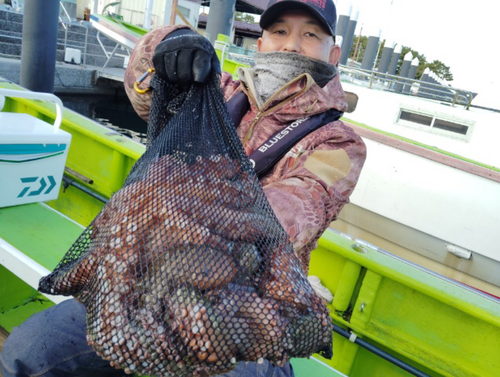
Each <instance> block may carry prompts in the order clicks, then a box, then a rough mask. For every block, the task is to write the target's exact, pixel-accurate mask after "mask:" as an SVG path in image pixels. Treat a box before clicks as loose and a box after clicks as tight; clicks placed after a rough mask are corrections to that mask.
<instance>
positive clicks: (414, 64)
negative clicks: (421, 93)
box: [403, 58, 420, 93]
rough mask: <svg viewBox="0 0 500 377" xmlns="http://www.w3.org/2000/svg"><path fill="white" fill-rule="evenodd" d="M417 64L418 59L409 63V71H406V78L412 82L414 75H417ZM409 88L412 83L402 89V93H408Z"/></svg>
mask: <svg viewBox="0 0 500 377" xmlns="http://www.w3.org/2000/svg"><path fill="white" fill-rule="evenodd" d="M419 64H420V62H419V60H418V58H415V59H413V60H412V61H411V64H410V69H409V70H408V75H407V76H406V77H408V78H409V79H412V80H413V79H414V78H415V74H416V73H417V68H418V65H419ZM411 87H412V83H410V84H408V85H405V86H404V88H403V93H410V89H411Z"/></svg>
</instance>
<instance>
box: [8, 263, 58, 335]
mask: <svg viewBox="0 0 500 377" xmlns="http://www.w3.org/2000/svg"><path fill="white" fill-rule="evenodd" d="M53 305H54V303H53V302H51V301H49V300H47V299H46V298H45V297H44V296H43V295H41V294H40V293H39V292H37V291H36V290H35V289H33V288H31V287H30V286H29V285H28V284H26V283H25V282H24V281H22V280H21V279H19V278H18V277H17V276H15V275H14V274H13V273H11V272H10V271H9V270H7V269H6V268H5V267H3V266H1V265H0V327H3V328H4V329H5V330H7V331H8V332H11V331H12V328H13V327H15V326H19V325H20V324H21V323H23V322H24V321H25V320H26V319H28V318H29V317H31V316H32V315H33V314H35V313H38V312H40V311H42V310H44V309H46V308H49V307H51V306H53Z"/></svg>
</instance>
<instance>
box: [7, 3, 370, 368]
mask: <svg viewBox="0 0 500 377" xmlns="http://www.w3.org/2000/svg"><path fill="white" fill-rule="evenodd" d="M260 25H261V27H262V28H263V30H264V31H263V34H262V37H261V38H259V40H258V45H257V46H258V51H259V53H257V54H256V56H255V63H256V64H255V66H254V67H253V68H249V69H243V70H241V71H240V72H239V76H240V80H241V81H234V80H233V79H232V77H231V76H230V75H229V74H227V73H222V82H221V85H222V87H223V90H224V94H225V97H226V100H230V99H231V98H232V97H233V96H235V95H237V94H238V93H240V92H243V93H244V95H245V97H246V98H248V105H247V106H248V110H246V111H245V112H244V114H243V116H242V118H241V120H240V121H239V124H237V128H236V131H237V133H238V135H239V136H240V138H241V140H242V142H243V145H244V147H245V150H246V152H247V153H248V154H251V153H252V152H253V151H255V149H256V148H258V147H259V146H261V145H262V144H263V143H264V142H266V141H267V140H268V139H269V138H270V137H271V136H272V135H274V134H276V132H278V131H280V130H282V129H284V128H285V127H287V126H288V125H289V124H290V123H292V122H294V121H296V120H298V119H302V118H304V117H306V116H314V115H317V114H321V113H324V112H326V111H328V110H330V109H337V110H339V111H344V110H345V109H346V108H347V103H346V98H345V95H344V92H343V91H342V88H341V86H340V82H339V79H338V75H337V70H336V67H335V65H336V64H337V62H338V59H339V56H340V49H339V47H338V46H336V45H335V41H334V35H335V25H336V13H335V6H334V4H333V2H332V0H323V1H315V0H304V1H295V0H283V1H276V0H271V2H270V4H269V6H268V8H267V10H266V11H265V12H264V14H263V15H262V17H261V21H260ZM153 66H154V67H155V69H156V73H157V74H158V75H160V76H161V77H162V78H164V79H165V80H168V81H170V82H172V83H178V84H179V88H180V89H179V90H182V89H183V88H184V87H185V86H186V84H189V83H191V82H193V81H197V82H204V81H205V80H206V79H207V78H208V76H209V75H210V73H211V70H212V69H218V61H217V59H216V57H215V53H214V50H213V48H212V46H211V45H210V43H208V41H207V40H206V39H205V38H203V37H201V36H199V35H198V34H197V33H195V32H194V31H192V30H191V29H188V28H186V27H179V26H165V27H161V28H158V29H156V30H154V31H152V32H150V33H148V34H147V35H146V36H144V37H143V38H142V39H141V40H140V41H139V43H138V44H137V46H136V49H135V50H134V52H133V54H132V56H131V60H130V63H129V68H128V69H127V72H126V77H125V88H126V91H127V94H128V95H129V97H130V100H131V102H132V104H133V106H134V108H135V109H136V111H137V112H138V113H139V115H141V116H142V117H144V118H147V115H148V113H149V105H150V100H151V97H150V94H149V93H147V94H145V95H139V94H138V93H136V92H135V91H134V90H133V85H134V82H135V81H136V80H137V79H138V78H139V76H140V75H142V74H143V72H145V71H146V70H147V69H149V68H152V67H153ZM146 85H147V82H146ZM365 155H366V150H365V146H364V144H363V142H362V140H361V138H360V137H359V136H357V135H356V134H355V133H354V132H353V131H352V130H351V129H350V128H349V127H347V126H346V125H345V124H343V123H342V122H341V121H334V122H330V123H327V124H325V125H323V126H322V127H320V128H319V129H317V130H316V131H313V132H311V133H310V134H308V135H307V136H305V137H304V138H302V139H301V140H299V141H298V142H297V143H296V144H295V145H293V148H292V149H291V150H290V151H289V152H288V153H287V154H286V155H285V156H284V157H283V158H281V159H280V160H279V161H277V162H276V164H274V165H273V166H270V167H268V170H267V171H266V173H265V174H263V175H261V176H260V182H261V184H262V186H263V189H264V192H265V194H266V196H267V198H268V199H269V202H270V204H271V206H272V208H273V210H274V212H275V213H276V215H277V217H278V219H279V221H280V223H281V224H282V225H283V227H284V228H285V230H286V231H287V232H288V234H289V235H290V238H291V240H292V241H293V244H294V249H295V252H296V254H297V255H298V257H299V258H300V261H301V262H302V266H303V268H304V271H306V273H307V271H308V267H309V258H310V252H311V250H312V249H313V248H314V247H315V245H316V242H317V240H318V238H319V237H320V236H321V234H322V233H323V231H324V230H325V229H326V228H327V227H328V225H329V223H330V222H331V221H333V220H335V219H336V218H337V215H338V213H339V212H340V210H341V209H342V207H343V206H344V204H345V203H347V202H348V198H349V195H350V194H351V192H352V191H353V189H354V187H355V185H356V183H357V180H358V177H359V174H360V171H361V168H362V165H363V163H364V160H365ZM85 331H86V328H85V308H84V307H83V305H81V304H79V303H77V302H76V301H75V300H69V301H66V302H64V303H62V304H60V305H57V306H55V307H53V308H51V309H48V310H46V311H44V312H42V313H39V314H37V315H34V316H33V317H31V318H30V319H28V320H27V321H26V322H25V323H24V324H23V325H21V326H20V327H19V328H16V329H14V330H13V332H12V334H11V336H10V337H9V338H8V339H7V342H6V343H5V346H4V350H3V352H2V354H1V355H0V362H1V365H2V373H3V376H4V377H10V376H30V375H36V376H44V377H49V376H50V377H53V376H54V377H55V376H69V375H75V376H119V375H122V374H123V372H122V371H119V370H115V369H113V368H111V367H110V366H109V363H107V362H106V361H104V360H102V359H101V358H99V357H98V356H97V354H96V353H95V352H94V351H93V350H92V349H91V348H90V347H88V346H87V342H86V338H85ZM223 376H226V377H243V376H248V377H250V376H251V377H259V376H274V377H278V376H293V371H292V368H291V366H290V364H289V363H288V364H286V365H285V366H284V367H281V368H280V367H277V366H274V365H272V364H270V363H269V362H267V361H264V363H261V364H259V363H253V362H248V363H244V362H241V363H239V364H238V365H237V366H236V368H235V369H234V370H233V371H231V372H229V373H227V374H224V375H223Z"/></svg>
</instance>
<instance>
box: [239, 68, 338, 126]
mask: <svg viewBox="0 0 500 377" xmlns="http://www.w3.org/2000/svg"><path fill="white" fill-rule="evenodd" d="M238 75H239V76H240V78H241V81H242V86H241V89H242V90H243V91H244V92H245V93H246V94H247V96H248V98H249V101H250V105H251V107H252V108H253V109H254V110H256V111H258V112H260V113H262V115H263V116H265V115H267V114H270V113H275V114H276V115H279V116H280V117H285V118H289V117H290V119H295V118H297V115H301V116H305V115H314V114H319V113H322V112H325V111H326V110H329V109H337V110H339V111H342V112H345V111H346V110H347V99H346V96H345V93H344V91H343V89H342V86H341V85H340V80H339V75H336V76H335V77H334V78H332V79H331V80H330V81H329V82H328V83H327V84H326V85H325V86H324V87H323V88H321V87H320V86H319V85H318V84H316V83H315V82H314V79H313V78H312V77H311V75H309V74H307V73H304V74H302V75H300V76H298V77H296V78H295V79H293V80H291V81H290V82H288V83H287V84H285V85H284V86H283V87H281V88H280V89H278V90H277V91H276V93H275V94H273V95H272V96H271V97H270V98H269V99H268V100H267V101H266V102H265V103H264V104H263V106H262V108H260V109H259V108H258V106H257V101H256V100H255V86H254V85H253V78H252V75H250V74H249V73H248V71H247V70H246V69H243V68H239V69H238Z"/></svg>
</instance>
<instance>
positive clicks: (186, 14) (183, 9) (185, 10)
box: [177, 5, 191, 18]
mask: <svg viewBox="0 0 500 377" xmlns="http://www.w3.org/2000/svg"><path fill="white" fill-rule="evenodd" d="M177 9H179V12H181V14H182V15H183V16H184V17H186V18H189V15H190V14H191V9H189V8H186V7H183V6H181V5H177Z"/></svg>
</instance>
